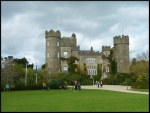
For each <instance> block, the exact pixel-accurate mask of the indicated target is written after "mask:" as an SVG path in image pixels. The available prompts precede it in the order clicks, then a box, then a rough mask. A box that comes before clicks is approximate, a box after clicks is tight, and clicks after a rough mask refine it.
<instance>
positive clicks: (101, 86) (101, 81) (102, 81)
mask: <svg viewBox="0 0 150 113" xmlns="http://www.w3.org/2000/svg"><path fill="white" fill-rule="evenodd" d="M100 84H101V88H102V86H103V81H102V80H101V82H100Z"/></svg>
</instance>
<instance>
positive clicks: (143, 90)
mask: <svg viewBox="0 0 150 113" xmlns="http://www.w3.org/2000/svg"><path fill="white" fill-rule="evenodd" d="M130 90H132V91H140V92H149V89H130Z"/></svg>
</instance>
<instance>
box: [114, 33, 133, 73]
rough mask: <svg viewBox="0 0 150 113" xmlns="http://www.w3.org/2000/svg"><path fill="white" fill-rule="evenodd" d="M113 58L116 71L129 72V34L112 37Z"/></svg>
mask: <svg viewBox="0 0 150 113" xmlns="http://www.w3.org/2000/svg"><path fill="white" fill-rule="evenodd" d="M114 58H115V60H116V62H117V72H120V73H129V72H130V62H129V36H128V35H127V36H124V35H122V37H121V36H115V37H114Z"/></svg>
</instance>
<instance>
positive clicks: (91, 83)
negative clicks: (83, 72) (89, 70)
mask: <svg viewBox="0 0 150 113" xmlns="http://www.w3.org/2000/svg"><path fill="white" fill-rule="evenodd" d="M81 84H82V85H93V80H87V79H85V80H83V81H81Z"/></svg>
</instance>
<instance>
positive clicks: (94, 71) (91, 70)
mask: <svg viewBox="0 0 150 113" xmlns="http://www.w3.org/2000/svg"><path fill="white" fill-rule="evenodd" d="M87 73H88V75H97V68H96V67H89V68H87Z"/></svg>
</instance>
